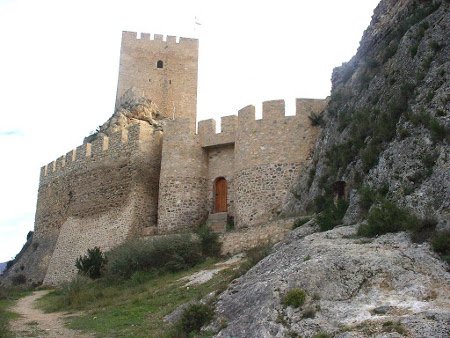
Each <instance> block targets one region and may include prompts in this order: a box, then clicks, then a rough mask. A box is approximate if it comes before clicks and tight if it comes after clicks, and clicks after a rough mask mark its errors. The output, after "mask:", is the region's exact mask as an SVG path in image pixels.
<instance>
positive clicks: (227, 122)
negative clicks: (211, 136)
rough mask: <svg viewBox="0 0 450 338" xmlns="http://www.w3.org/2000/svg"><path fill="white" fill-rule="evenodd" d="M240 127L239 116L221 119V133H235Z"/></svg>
mask: <svg viewBox="0 0 450 338" xmlns="http://www.w3.org/2000/svg"><path fill="white" fill-rule="evenodd" d="M237 125H238V117H237V115H228V116H222V117H221V118H220V132H222V133H235V132H236V129H237Z"/></svg>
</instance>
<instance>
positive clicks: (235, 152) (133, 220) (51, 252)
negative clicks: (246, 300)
mask: <svg viewBox="0 0 450 338" xmlns="http://www.w3.org/2000/svg"><path fill="white" fill-rule="evenodd" d="M197 68H198V40H196V39H187V38H179V39H177V38H175V37H173V36H167V37H166V38H165V39H164V38H163V36H162V35H154V36H153V39H151V37H150V34H141V36H140V37H138V35H137V34H136V33H133V32H123V35H122V46H121V55H120V69H119V79H118V87H117V100H116V110H117V109H118V108H119V107H120V102H121V97H123V96H124V95H126V93H127V92H128V91H129V90H130V89H133V90H134V91H136V92H139V93H141V94H140V95H142V97H143V98H145V99H148V100H151V102H152V104H153V105H155V106H156V107H157V109H158V116H160V117H161V118H162V119H164V121H165V123H164V125H163V127H161V128H155V126H154V125H152V124H151V123H149V122H148V121H144V120H139V119H134V120H132V122H131V123H129V124H128V125H126V127H123V128H116V129H115V130H113V132H110V133H107V134H106V133H100V134H99V135H97V137H95V138H91V139H89V138H87V139H86V140H85V142H84V144H82V145H80V146H79V147H77V148H76V149H74V150H71V151H70V152H68V153H67V154H66V155H63V156H61V157H59V158H58V159H57V160H55V161H53V162H51V163H49V164H48V165H46V166H44V167H43V168H42V169H41V175H40V184H39V193H38V202H37V210H36V219H35V234H34V239H33V241H40V240H41V241H44V242H45V243H47V244H48V245H47V246H46V247H47V250H48V254H47V255H46V256H45V257H46V258H45V259H42V260H41V261H40V262H39V264H40V265H41V267H40V269H41V270H42V271H44V272H43V273H44V274H43V276H45V277H43V280H44V284H55V283H59V282H61V281H64V280H68V279H70V278H72V277H73V275H74V274H75V273H76V271H75V267H74V264H72V262H74V261H75V259H76V258H77V257H78V256H79V255H81V254H84V253H85V252H86V251H87V249H88V248H92V247H94V246H100V247H101V248H102V249H103V250H108V249H110V248H112V247H114V246H116V245H118V244H120V243H121V242H123V241H124V240H125V239H126V238H130V237H140V236H158V235H165V234H170V233H177V232H182V231H186V230H187V229H192V228H195V227H196V226H197V225H199V224H201V223H204V222H208V224H210V225H211V226H212V227H213V228H214V230H216V231H221V232H224V234H223V235H222V240H223V241H224V249H223V250H224V253H227V252H228V253H230V252H236V251H239V250H242V249H243V248H248V247H249V246H252V245H255V244H256V243H257V242H258V241H261V240H263V239H266V240H267V239H270V238H272V239H277V238H278V239H279V238H280V236H281V235H282V234H283V231H285V230H282V229H281V230H280V229H277V228H276V227H275V228H274V227H266V228H264V226H262V224H265V223H266V222H267V221H268V220H270V219H272V218H273V217H274V216H276V215H277V212H278V211H279V206H280V204H281V203H282V201H283V199H284V198H285V197H286V194H288V192H289V189H290V187H291V186H292V184H293V183H294V180H295V178H296V177H297V176H298V175H299V172H300V169H301V168H302V166H303V165H304V164H305V162H306V161H308V160H309V159H310V153H311V151H312V147H313V145H314V143H315V140H316V138H317V135H318V132H319V130H318V128H317V127H313V126H311V123H310V121H309V119H308V116H309V115H310V114H311V113H320V112H321V111H322V110H323V109H324V107H325V105H326V101H325V100H316V99H297V101H296V115H295V116H285V111H284V110H285V107H284V101H283V100H276V101H268V102H264V103H263V109H262V119H260V120H256V119H255V107H254V106H247V107H245V108H243V109H241V110H240V111H239V112H238V114H237V115H231V116H225V117H222V118H221V132H220V133H216V126H215V121H214V120H206V121H201V122H199V123H198V130H197V131H196V102H197ZM231 220H233V221H234V225H235V229H234V230H233V231H230V232H225V226H224V225H225V224H226V222H227V221H228V222H230V221H231Z"/></svg>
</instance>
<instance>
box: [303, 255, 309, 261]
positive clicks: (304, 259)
mask: <svg viewBox="0 0 450 338" xmlns="http://www.w3.org/2000/svg"><path fill="white" fill-rule="evenodd" d="M310 259H311V256H310V255H307V256H305V258H303V262H307V261H309V260H310Z"/></svg>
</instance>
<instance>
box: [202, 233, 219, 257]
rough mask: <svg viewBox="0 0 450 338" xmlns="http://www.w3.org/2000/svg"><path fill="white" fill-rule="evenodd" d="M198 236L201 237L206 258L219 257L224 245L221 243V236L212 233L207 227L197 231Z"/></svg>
mask: <svg viewBox="0 0 450 338" xmlns="http://www.w3.org/2000/svg"><path fill="white" fill-rule="evenodd" d="M197 235H198V236H199V237H200V243H201V246H202V253H203V255H205V256H210V257H218V256H220V249H221V246H222V244H221V243H220V242H219V235H218V234H217V233H215V232H212V231H211V229H210V228H209V227H208V226H207V225H201V226H200V227H199V228H198V229H197Z"/></svg>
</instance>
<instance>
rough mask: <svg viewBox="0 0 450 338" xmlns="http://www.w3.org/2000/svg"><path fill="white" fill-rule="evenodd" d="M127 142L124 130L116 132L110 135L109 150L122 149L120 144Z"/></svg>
mask: <svg viewBox="0 0 450 338" xmlns="http://www.w3.org/2000/svg"><path fill="white" fill-rule="evenodd" d="M127 142H128V131H127V130H126V129H121V130H118V131H116V132H114V133H112V134H111V137H110V138H109V148H110V149H111V150H112V151H114V150H117V149H119V148H121V147H122V144H124V143H127Z"/></svg>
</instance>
